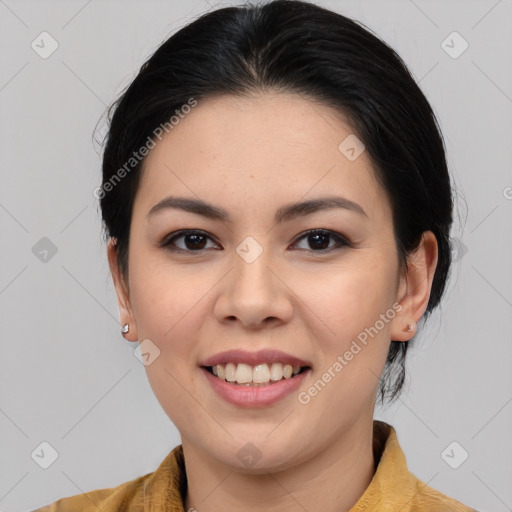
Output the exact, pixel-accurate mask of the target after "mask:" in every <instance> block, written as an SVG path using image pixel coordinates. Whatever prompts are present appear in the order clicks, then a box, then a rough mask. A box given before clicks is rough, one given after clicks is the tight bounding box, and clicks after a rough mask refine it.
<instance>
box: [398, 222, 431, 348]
mask: <svg viewBox="0 0 512 512" xmlns="http://www.w3.org/2000/svg"><path fill="white" fill-rule="evenodd" d="M437 257H438V245H437V239H436V237H435V235H434V233H432V232H431V231H425V232H424V233H423V236H422V239H421V242H420V245H419V246H418V249H417V250H416V251H415V252H414V253H412V254H410V255H408V258H407V268H406V270H405V272H404V274H403V275H402V276H401V277H400V284H399V286H398V294H397V301H398V302H399V303H400V304H401V306H402V309H401V310H400V313H399V314H398V315H397V316H396V317H395V318H394V319H393V323H392V325H391V332H390V335H391V339H392V340H394V341H408V340H410V339H411V338H412V337H413V336H414V334H415V333H416V324H417V322H418V321H419V320H420V318H421V317H422V316H423V314H424V313H425V310H426V309H427V306H428V301H429V298H430V291H431V289H432V283H433V280H434V274H435V270H436V266H437Z"/></svg>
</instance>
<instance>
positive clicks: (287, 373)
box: [212, 363, 300, 384]
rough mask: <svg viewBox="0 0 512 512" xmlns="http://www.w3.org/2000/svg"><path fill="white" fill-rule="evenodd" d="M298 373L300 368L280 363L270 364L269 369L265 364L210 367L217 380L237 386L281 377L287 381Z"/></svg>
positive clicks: (233, 364)
mask: <svg viewBox="0 0 512 512" xmlns="http://www.w3.org/2000/svg"><path fill="white" fill-rule="evenodd" d="M299 371H300V366H292V365H291V364H285V365H283V364H281V363H272V364H271V366H270V368H269V366H268V364H266V363H262V364H257V365H256V366H250V365H248V364H245V363H238V364H235V363H227V364H216V365H215V366H212V372H213V374H214V375H216V376H217V377H219V379H224V380H227V381H228V382H237V383H238V384H247V383H251V382H254V383H256V384H263V383H268V382H269V381H271V380H272V381H277V380H281V379H282V378H283V377H284V378H285V379H289V378H290V377H291V376H292V374H293V375H297V373H299Z"/></svg>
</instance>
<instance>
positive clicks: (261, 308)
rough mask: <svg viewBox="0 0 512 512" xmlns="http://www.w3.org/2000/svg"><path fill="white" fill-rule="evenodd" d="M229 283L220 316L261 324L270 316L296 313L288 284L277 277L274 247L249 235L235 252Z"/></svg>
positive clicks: (282, 318)
mask: <svg viewBox="0 0 512 512" xmlns="http://www.w3.org/2000/svg"><path fill="white" fill-rule="evenodd" d="M232 262H233V269H232V271H231V272H230V273H229V274H228V276H229V277H228V280H229V281H228V285H227V286H225V287H224V288H223V292H222V294H223V297H221V298H220V299H221V300H220V301H219V303H218V305H217V314H218V315H219V316H220V318H219V320H222V319H226V318H231V319H232V318H233V317H236V318H237V319H238V320H239V321H240V322H241V323H243V324H244V325H246V326H252V327H255V326H258V325H259V324H260V323H262V322H264V321H265V320H266V319H268V318H274V319H276V318H277V319H280V320H282V321H286V320H288V319H289V317H290V315H291V313H292V305H291V303H290V300H289V296H288V293H287V291H286V290H287V288H286V286H285V285H284V284H283V283H282V282H281V280H280V279H278V278H277V277H276V275H275V274H276V270H275V268H276V266H277V265H276V263H277V262H275V261H274V260H273V258H272V253H271V251H270V250H267V249H265V248H264V247H263V246H262V245H260V243H258V242H257V241H256V240H255V239H254V238H253V237H247V238H246V239H244V240H243V241H242V242H241V243H240V244H239V245H238V246H237V247H236V253H235V254H234V255H233V260H232Z"/></svg>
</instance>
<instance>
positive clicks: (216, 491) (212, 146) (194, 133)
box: [108, 92, 437, 512]
mask: <svg viewBox="0 0 512 512" xmlns="http://www.w3.org/2000/svg"><path fill="white" fill-rule="evenodd" d="M351 133H353V130H352V128H351V127H350V125H349V124H348V123H347V122H346V120H345V119H344V118H343V117H342V116H341V115H340V114H339V113H337V112H336V111H334V110H333V109H332V108H330V107H329V106H326V105H323V104H320V103H318V102H313V101H312V100H310V99H306V98H305V97H301V96H299V95H295V94H285V93H271V92H265V93H258V94H254V95H251V97H244V98H240V97H234V96H221V97H216V98H210V99H206V100H202V101H200V102H199V103H198V105H197V106H196V107H195V108H194V109H193V110H192V112H191V113H190V114H188V115H187V116H186V117H185V118H184V119H182V120H181V121H180V123H179V125H177V126H176V127H175V128H174V129H173V130H172V131H171V132H170V133H169V134H168V135H166V137H165V138H164V139H163V140H162V141H161V142H158V143H157V145H156V147H155V148H154V149H153V150H151V152H150V153H149V155H148V156H147V158H146V161H145V167H144V173H143V176H142V181H141V184H140V187H139V190H138V192H137V195H136V198H135V202H134V208H133V216H132V224H131V231H130V247H129V271H128V276H127V279H126V278H124V277H123V276H121V275H120V273H119V269H118V266H117V260H116V248H115V245H114V243H112V241H111V242H110V243H109V246H108V257H109V263H110V268H111V272H112V276H113V280H114V284H115V287H116V293H117V297H118V302H119V308H120V315H121V324H123V325H124V324H125V323H129V325H130V331H129V333H128V334H127V335H126V338H127V339H129V340H130V341H137V340H139V341H142V340H145V339H150V340H151V342H152V343H154V344H155V345H156V346H157V347H158V348H159V350H160V356H159V357H158V358H157V359H155V361H154V362H153V363H152V364H150V365H148V366H146V371H147V375H148V379H149V382H150V384H151V386H152V389H153V391H154V393H155V395H156V397H157V398H158V400H159V401H160V403H161V405H162V407H163V409H164V410H165V411H166V413H167V414H168V416H169V418H170V419H171V420H172V421H173V423H174V424H175V425H176V427H177V428H178V430H179V431H180V434H181V438H182V444H183V450H184V454H185V461H186V466H187V476H188V482H189V488H188V493H187V496H186V503H185V505H186V508H185V510H188V508H189V507H194V508H195V509H197V510H198V511H199V512H210V511H212V512H213V511H218V510H224V511H226V512H230V511H239V510H244V511H262V510H265V511H268V510H270V511H281V512H283V511H284V512H287V511H303V510H309V511H312V510H323V511H324V512H331V511H332V512H335V511H336V512H340V511H342V510H347V511H348V510H349V509H350V508H351V507H352V506H353V505H354V504H355V503H356V502H357V500H358V499H359V498H360V497H361V496H362V494H363V493H364V491H365V489H366V488H367V487H368V485H369V484H370V481H371V479H372V477H373V475H374V460H373V454H372V432H373V430H372V420H373V412H374V406H375V397H376V393H377V388H378V381H379V376H380V375H381V373H382V370H383V368H384V363H385V360H386V355H387V353H388V349H389V345H390V340H391V339H393V340H397V341H405V340H408V339H410V338H411V337H412V336H413V334H414V333H415V330H414V329H415V328H416V327H414V329H413V331H412V332H408V331H407V325H408V324H413V325H414V326H415V322H417V321H418V320H419V319H420V318H421V316H422V315H423V313H424V311H425V309H426V307H427V303H428V299H429V295H430V290H431V286H432V278H433V275H434V270H435V266H436V263H437V243H436V239H435V236H434V235H433V234H432V233H431V232H425V233H424V237H423V239H422V243H421V245H420V247H419V249H418V250H417V251H416V252H415V253H414V254H411V255H410V257H409V260H408V267H407V272H405V271H401V270H400V268H399V265H398V254H397V249H396V244H395V240H394V237H393V224H392V212H391V206H390V203H389V200H388V197H387V195H386V193H385V191H384V190H383V189H382V187H381V185H380V184H379V183H378V182H377V181H376V179H375V174H374V171H373V168H372V163H371V161H370V160H369V157H368V155H367V153H366V152H363V153H362V154H361V156H359V157H358V158H357V159H356V160H354V161H349V160H348V159H347V158H346V157H345V156H344V155H343V154H342V153H341V152H340V151H339V150H338V145H339V144H340V142H341V141H343V140H344V139H345V137H347V136H348V135H349V134H351ZM171 194H173V195H176V196H183V197H187V198H194V199H197V198H199V199H201V200H203V201H206V202H208V203H211V204H213V205H214V206H217V207H219V208H223V209H225V210H227V211H228V213H229V215H230V216H231V218H232V222H231V223H229V224H228V223H226V222H223V221H219V220H212V219H207V218H205V217H202V216H200V215H198V214H195V213H190V212H185V211H182V210H178V209H167V210H163V211H160V212H159V213H157V214H155V215H153V216H151V217H150V218H149V219H148V217H147V214H148V212H149V210H150V209H151V208H152V207H153V206H154V205H155V204H156V203H158V202H159V201H161V200H162V199H163V198H165V197H167V196H169V195H171ZM327 195H337V196H342V197H345V198H348V199H350V200H352V201H354V202H356V203H358V204H359V205H360V206H361V207H362V208H363V210H364V212H365V213H366V215H361V214H359V213H356V212H354V211H350V210H346V209H332V210H323V211H318V212H316V213H313V214H311V215H307V216H303V217H298V218H295V219H293V220H290V221H287V222H284V223H282V224H276V223H275V222H274V213H275V211H276V210H277V209H278V208H280V207H282V206H283V205H285V204H289V203H292V202H296V201H303V200H307V199H313V198H318V197H322V196H327ZM185 228H186V229H199V230H201V231H204V232H206V233H207V235H208V236H209V238H206V239H205V240H204V242H203V245H201V247H202V248H203V249H202V251H200V252H197V251H196V252H194V245H193V240H192V243H191V240H190V237H188V238H187V237H185V238H184V237H181V238H180V239H178V240H176V241H175V243H176V244H177V246H178V248H181V249H183V250H185V251H186V250H187V249H188V251H189V252H188V253H181V254H180V253H173V252H171V251H170V250H169V248H165V247H164V248H162V247H160V246H159V242H160V241H161V240H162V239H163V238H164V237H165V236H167V235H169V234H171V233H174V232H176V231H178V230H181V229H185ZM310 229H324V230H329V231H332V232H335V233H339V234H340V235H342V236H344V237H346V238H348V240H349V241H350V242H351V245H348V246H339V247H338V246H337V243H336V239H335V238H327V239H326V240H325V243H326V246H327V245H328V246H329V247H330V248H333V249H330V251H327V252H325V251H324V252H323V253H322V252H320V250H319V247H320V248H323V247H326V246H319V244H318V242H317V241H316V240H315V239H314V238H313V239H311V237H309V238H308V236H303V233H304V232H305V231H307V230H310ZM299 235H300V236H299ZM247 236H252V237H253V238H254V239H255V240H257V242H258V243H259V244H260V246H261V247H262V249H263V253H262V254H261V255H260V256H259V257H258V258H257V259H256V260H255V261H254V262H252V263H247V262H246V261H245V260H244V259H243V258H241V257H240V256H239V255H238V253H237V252H236V248H237V246H238V245H239V244H240V243H241V242H242V240H244V238H246V237H247ZM187 242H188V245H187ZM315 243H316V244H315ZM216 248H217V249H218V250H216ZM396 303H400V304H401V310H400V311H399V312H397V313H396V315H394V318H392V319H390V320H389V321H388V322H387V323H385V326H384V328H383V329H381V330H380V331H379V333H378V335H376V336H374V337H373V338H372V339H371V341H370V342H369V343H368V344H367V345H366V346H365V347H364V348H363V349H362V350H361V351H360V352H359V353H358V354H357V356H355V357H354V358H353V359H352V361H350V362H349V364H347V365H346V366H345V367H344V368H343V371H341V372H340V373H339V374H337V375H336V377H335V378H333V379H332V380H331V381H330V382H329V383H328V384H327V385H326V386H325V388H324V389H323V390H322V391H321V392H320V393H318V394H317V396H315V397H314V398H313V399H312V400H311V401H310V402H309V403H308V404H307V405H304V404H301V403H300V402H299V401H298V399H297V394H298V393H295V392H294V393H291V394H290V395H288V396H287V397H285V398H284V399H282V400H280V401H279V402H277V403H276V404H273V405H271V406H267V407H263V408H240V407H237V406H235V405H232V404H230V403H227V402H225V401H224V400H223V399H222V398H220V397H219V396H218V395H217V394H216V392H215V391H214V390H213V389H212V388H211V386H210V385H209V383H208V382H207V380H206V379H205V377H204V375H203V373H202V371H201V370H200V369H199V367H198V365H199V363H200V362H201V361H202V360H204V359H205V358H207V357H209V356H212V355H214V354H216V353H218V352H221V351H224V350H228V349H233V348H243V349H246V350H248V351H256V350H258V349H261V348H278V349H280V350H283V351H284V352H287V353H290V354H293V355H295V356H298V357H300V358H302V359H304V360H306V361H310V362H311V365H312V372H311V374H310V375H309V376H308V378H307V379H306V381H305V382H304V384H303V386H301V388H300V389H299V392H300V391H305V390H307V389H308V388H309V387H310V386H312V384H313V383H314V382H315V381H317V380H318V379H319V378H320V377H321V375H322V374H323V373H324V372H325V371H326V370H327V369H328V368H329V367H332V365H333V363H334V362H335V361H336V358H337V357H338V355H343V354H344V353H345V351H346V350H348V348H349V347H350V344H351V342H352V341H353V340H355V339H356V338H357V335H358V334H359V333H361V332H362V331H364V329H365V328H367V327H369V326H373V325H374V324H375V322H376V320H378V319H379V315H381V314H384V313H385V312H386V311H387V310H388V309H390V308H392V306H393V304H396ZM247 442H251V443H253V444H254V445H255V446H256V447H257V448H258V450H259V451H260V453H261V459H260V460H259V461H258V463H257V464H256V465H255V466H253V467H252V468H248V467H247V466H245V465H244V464H243V463H242V462H241V461H240V460H239V459H238V457H237V452H238V451H239V450H240V449H241V448H242V447H243V446H244V445H245V444H246V443H247Z"/></svg>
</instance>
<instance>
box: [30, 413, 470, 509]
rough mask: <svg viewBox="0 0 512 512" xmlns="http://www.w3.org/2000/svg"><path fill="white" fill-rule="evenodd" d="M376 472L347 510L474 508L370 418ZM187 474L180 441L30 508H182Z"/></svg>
mask: <svg viewBox="0 0 512 512" xmlns="http://www.w3.org/2000/svg"><path fill="white" fill-rule="evenodd" d="M373 454H374V459H375V463H376V471H375V474H374V476H373V479H372V481H371V482H370V485H369V486H368V487H367V489H366V491H365V492H364V494H363V495H362V496H361V498H360V499H359V500H358V501H357V503H356V504H355V505H354V506H353V507H352V508H351V509H350V511H349V512H370V511H371V512H376V511H378V512H420V511H421V512H427V511H428V512H477V511H475V509H472V508H470V507H468V506H466V505H464V504H462V503H461V502H459V501H457V500H455V499H453V498H450V497H448V496H446V495H444V494H442V493H440V492H439V491H436V490H435V489H433V488H432V487H429V486H428V485H426V484H425V483H424V482H422V481H421V480H420V479H418V478H417V477H416V476H414V475H413V474H412V473H411V472H410V471H409V470H408V468H407V462H406V459H405V455H404V453H403V451H402V449H401V447H400V445H399V443H398V438H397V434H396V431H395V429H394V428H393V427H392V426H391V425H389V424H387V423H385V422H383V421H379V420H374V421H373ZM186 493H187V475H186V471H185V463H184V459H183V449H182V445H178V446H176V448H174V449H173V450H172V451H171V452H170V453H169V454H168V455H167V457H166V458H165V459H164V460H163V461H162V463H161V464H160V466H159V467H158V469H157V470H156V471H154V472H153V473H148V474H146V475H144V476H141V477H139V478H136V479H134V480H130V481H129V482H125V483H123V484H121V485H119V486H117V487H113V488H109V489H100V490H96V491H91V492H86V493H84V494H78V495H75V496H71V497H68V498H62V499H60V500H58V501H56V502H55V503H53V504H51V505H47V506H45V507H42V508H39V509H37V510H35V511H33V512H79V511H80V512H98V510H101V512H118V511H123V512H124V511H129V512H135V511H136V512H185V508H184V507H185V496H186Z"/></svg>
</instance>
